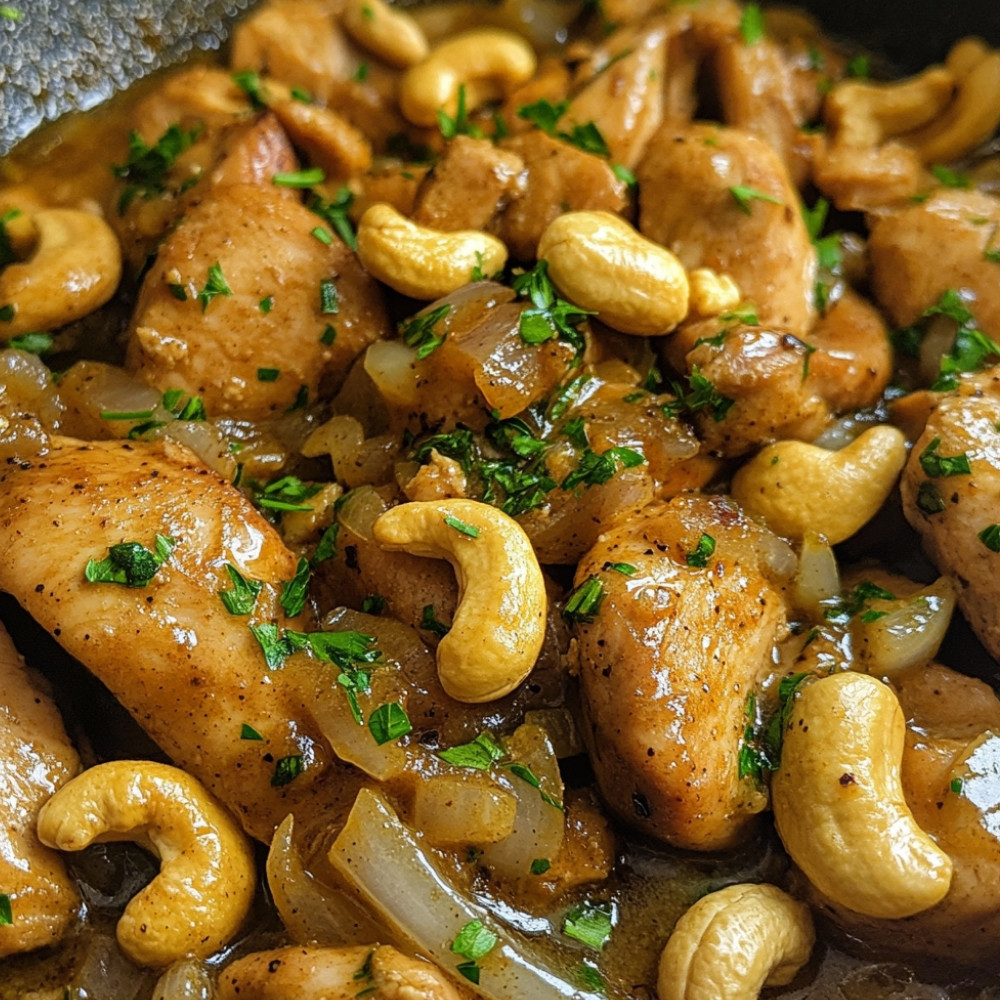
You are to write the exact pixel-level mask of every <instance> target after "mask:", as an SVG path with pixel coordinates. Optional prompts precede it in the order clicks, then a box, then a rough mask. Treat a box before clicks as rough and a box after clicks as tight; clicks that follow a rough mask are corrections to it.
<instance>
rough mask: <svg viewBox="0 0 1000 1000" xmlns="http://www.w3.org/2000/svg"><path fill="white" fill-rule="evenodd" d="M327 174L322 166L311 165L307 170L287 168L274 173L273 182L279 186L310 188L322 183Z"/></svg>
mask: <svg viewBox="0 0 1000 1000" xmlns="http://www.w3.org/2000/svg"><path fill="white" fill-rule="evenodd" d="M325 180H326V174H325V173H324V171H323V169H322V168H321V167H309V168H308V169H306V170H286V171H282V172H280V173H277V174H274V175H273V176H272V177H271V183H272V184H277V185H278V187H293V188H308V187H315V186H316V185H317V184H322V183H323V181H325Z"/></svg>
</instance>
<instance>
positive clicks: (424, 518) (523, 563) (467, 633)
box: [373, 500, 547, 703]
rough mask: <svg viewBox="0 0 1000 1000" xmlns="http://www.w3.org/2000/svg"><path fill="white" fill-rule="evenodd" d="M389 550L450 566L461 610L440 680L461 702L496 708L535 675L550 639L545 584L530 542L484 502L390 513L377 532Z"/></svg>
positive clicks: (440, 661)
mask: <svg viewBox="0 0 1000 1000" xmlns="http://www.w3.org/2000/svg"><path fill="white" fill-rule="evenodd" d="M373 533H374V536H375V541H376V542H377V543H378V544H379V545H380V546H382V548H384V549H388V550H389V551H398V550H402V551H404V552H410V553H412V554H413V555H417V556H430V557H431V558H434V559H447V560H448V561H449V562H450V563H451V564H452V566H453V567H454V568H455V575H456V577H457V578H458V608H457V609H456V611H455V617H454V620H453V621H452V624H451V630H450V631H449V632H448V634H447V635H446V636H445V637H444V638H443V639H442V640H441V642H440V643H439V644H438V648H437V667H438V676H439V677H440V679H441V684H442V685H443V687H444V689H445V691H447V693H448V694H449V695H450V696H451V697H452V698H455V699H456V700H457V701H464V702H470V703H478V702H484V701H493V700H494V699H495V698H502V697H503V696H504V695H505V694H508V693H510V692H511V691H513V690H514V688H516V687H517V685H518V684H520V683H521V681H523V680H524V679H525V677H527V676H528V674H529V673H530V672H531V668H532V667H533V666H534V665H535V660H536V659H537V658H538V654H539V652H540V651H541V648H542V640H543V638H544V636H545V614H546V610H547V599H546V595H545V581H544V579H543V577H542V571H541V569H540V568H539V565H538V559H537V558H536V556H535V551H534V549H533V548H532V545H531V542H530V541H528V536H527V535H526V534H525V533H524V531H523V530H522V528H521V526H520V525H519V524H518V523H517V522H516V521H515V520H514V519H513V518H511V517H508V516H507V515H506V514H504V513H503V512H502V511H500V510H497V509H496V508H495V507H491V506H490V505H489V504H486V503H480V502H479V501H478V500H427V501H415V502H412V503H404V504H400V505H399V506H398V507H393V508H391V509H390V510H387V511H386V512H385V513H384V514H382V515H381V517H379V518H378V520H376V521H375V524H374V526H373Z"/></svg>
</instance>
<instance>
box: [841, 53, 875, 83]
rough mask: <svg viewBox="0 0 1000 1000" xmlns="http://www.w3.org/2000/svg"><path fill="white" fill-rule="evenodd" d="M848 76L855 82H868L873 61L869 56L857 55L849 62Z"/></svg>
mask: <svg viewBox="0 0 1000 1000" xmlns="http://www.w3.org/2000/svg"><path fill="white" fill-rule="evenodd" d="M846 70H847V75H848V76H849V77H852V78H853V79H855V80H867V79H868V78H869V77H870V76H871V70H872V67H871V60H870V59H869V58H868V56H864V55H861V54H860V53H855V54H854V55H853V56H851V58H850V59H848V60H847V66H846Z"/></svg>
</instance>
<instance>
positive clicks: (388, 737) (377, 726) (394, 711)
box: [368, 701, 413, 746]
mask: <svg viewBox="0 0 1000 1000" xmlns="http://www.w3.org/2000/svg"><path fill="white" fill-rule="evenodd" d="M368 728H369V730H371V734H372V738H373V739H374V740H375V742H376V743H377V744H378V745H379V746H382V745H383V744H385V743H390V742H391V741H392V740H398V739H399V738H400V737H401V736H405V735H406V734H407V733H409V732H411V731H412V730H413V725H412V724H411V723H410V717H409V716H408V715H407V714H406V709H404V708H403V706H402V705H400V704H399V702H398V701H394V702H387V703H386V704H385V705H379V707H378V708H376V709H375V711H374V712H372V713H371V715H370V716H369V717H368Z"/></svg>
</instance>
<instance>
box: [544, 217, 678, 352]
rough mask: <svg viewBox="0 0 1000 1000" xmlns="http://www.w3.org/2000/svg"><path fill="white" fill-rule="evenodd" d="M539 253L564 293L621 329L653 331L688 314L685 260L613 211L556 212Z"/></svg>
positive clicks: (653, 333) (666, 329) (650, 333)
mask: <svg viewBox="0 0 1000 1000" xmlns="http://www.w3.org/2000/svg"><path fill="white" fill-rule="evenodd" d="M538 257H539V259H540V260H541V259H544V260H547V261H548V264H549V275H550V276H551V278H552V282H553V284H554V285H555V286H556V287H557V288H558V289H559V290H560V291H561V292H562V293H563V295H565V296H566V297H567V298H568V299H571V300H572V301H573V302H575V303H576V304H577V305H578V306H582V307H583V308H584V309H592V310H593V311H594V312H596V313H597V318H598V319H599V320H601V322H603V323H607V325H608V326H610V327H614V329H616V330H621V331H622V333H631V334H635V335H637V336H640V337H655V336H657V335H658V334H661V333H667V332H669V331H670V330H673V329H674V327H676V326H677V324H678V323H680V321H681V320H682V319H684V317H685V316H686V315H687V311H688V277H687V274H686V273H685V271H684V266H683V265H682V264H681V262H680V261H679V260H678V259H677V258H676V257H675V256H674V255H673V254H672V253H671V252H670V251H669V250H667V249H666V248H665V247H662V246H660V245H659V244H658V243H653V242H652V241H651V240H647V239H646V238H645V237H644V236H640V235H639V233H638V232H636V230H635V229H633V228H632V227H631V226H630V225H629V224H628V223H627V222H626V221H625V220H624V219H622V218H619V217H618V216H617V215H612V214H611V213H610V212H565V213H564V214H563V215H560V216H558V217H557V218H556V219H554V220H553V221H552V222H551V223H550V224H549V226H548V228H547V229H546V230H545V232H544V233H542V238H541V240H539V243H538Z"/></svg>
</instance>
